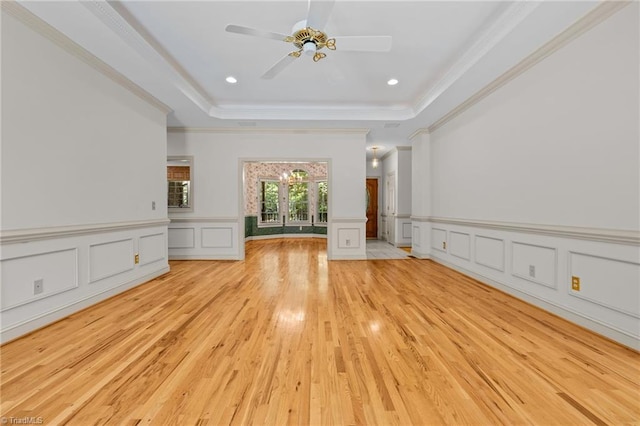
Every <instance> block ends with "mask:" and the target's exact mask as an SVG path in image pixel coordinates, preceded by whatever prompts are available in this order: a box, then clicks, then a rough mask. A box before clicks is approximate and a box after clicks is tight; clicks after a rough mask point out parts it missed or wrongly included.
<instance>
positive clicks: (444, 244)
mask: <svg viewBox="0 0 640 426" xmlns="http://www.w3.org/2000/svg"><path fill="white" fill-rule="evenodd" d="M446 249H447V242H446V241H443V242H442V250H446Z"/></svg>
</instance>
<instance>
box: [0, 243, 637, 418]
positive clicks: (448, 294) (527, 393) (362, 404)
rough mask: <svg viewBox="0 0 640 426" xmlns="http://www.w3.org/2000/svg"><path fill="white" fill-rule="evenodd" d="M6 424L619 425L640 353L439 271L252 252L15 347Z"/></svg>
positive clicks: (317, 253)
mask: <svg viewBox="0 0 640 426" xmlns="http://www.w3.org/2000/svg"><path fill="white" fill-rule="evenodd" d="M0 352H1V357H2V358H1V360H2V366H1V372H2V376H1V380H2V383H1V392H2V393H1V398H2V400H1V405H0V415H2V416H4V417H6V418H8V417H14V418H23V417H25V416H34V417H41V418H42V420H43V421H44V424H76V425H90V424H117V425H121V424H129V425H133V424H153V425H157V424H180V425H190V424H193V425H218V424H243V425H253V424H256V425H261V424H272V425H284V424H300V425H307V424H312V425H316V424H317V425H324V424H339V425H345V424H382V425H394V424H399V425H410V424H415V425H440V424H451V425H464V424H470V425H495V424H533V425H588V424H596V425H604V424H610V425H623V424H638V423H639V421H640V420H639V419H640V406H639V403H640V400H639V397H640V393H639V391H640V384H639V383H640V355H639V354H638V353H637V352H634V351H632V350H630V349H627V348H624V347H622V346H620V345H617V344H615V343H613V342H611V341H609V340H606V339H604V338H601V337H599V336H597V335H595V334H592V333H590V332H588V331H586V330H584V329H582V328H579V327H577V326H574V325H572V324H570V323H568V322H566V321H564V320H562V319H559V318H557V317H555V316H553V315H550V314H547V313H545V312H543V311H541V310H539V309H537V308H534V307H532V306H530V305H527V304H525V303H523V302H520V301H518V300H516V299H514V298H512V297H510V296H507V295H505V294H503V293H500V292H498V291H495V290H493V289H491V288H489V287H486V286H484V285H481V284H479V283H477V282H476V281H474V280H472V279H470V278H467V277H465V276H463V275H461V274H459V273H457V272H455V271H452V270H450V269H447V268H445V267H442V266H440V265H438V264H436V263H434V262H431V261H428V260H418V259H406V260H375V261H336V262H327V260H326V243H325V241H324V240H322V241H318V240H290V239H287V240H280V241H278V240H271V241H252V242H249V243H247V257H246V260H245V261H241V262H233V261H175V262H171V272H170V273H169V274H167V275H164V276H162V277H160V278H158V279H155V280H153V281H151V282H149V283H146V284H144V285H141V286H139V287H137V288H135V289H133V290H130V291H128V292H126V293H124V294H121V295H119V296H116V297H114V298H112V299H110V300H107V301H105V302H103V303H100V304H98V305H96V306H93V307H91V308H89V309H86V310H84V311H82V312H80V313H77V314H75V315H72V316H70V317H68V318H66V319H64V320H62V321H60V322H57V323H55V324H53V325H51V326H49V327H47V328H44V329H42V330H39V331H37V332H35V333H32V334H30V335H28V336H26V337H23V338H21V339H18V340H16V341H13V342H10V343H8V344H6V345H4V346H2V347H1V348H0Z"/></svg>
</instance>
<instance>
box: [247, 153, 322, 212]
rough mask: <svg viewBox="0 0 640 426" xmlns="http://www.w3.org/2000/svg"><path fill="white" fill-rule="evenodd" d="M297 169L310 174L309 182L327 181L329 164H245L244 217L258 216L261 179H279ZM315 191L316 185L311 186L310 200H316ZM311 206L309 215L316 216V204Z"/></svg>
mask: <svg viewBox="0 0 640 426" xmlns="http://www.w3.org/2000/svg"><path fill="white" fill-rule="evenodd" d="M295 169H301V170H304V171H306V172H307V173H309V182H315V181H318V180H325V179H327V163H244V171H243V173H244V215H245V216H257V215H258V202H259V199H260V198H259V194H258V188H259V182H260V179H279V177H280V176H282V174H283V173H287V174H290V173H291V171H292V170H295ZM315 190H316V188H315V185H309V199H310V200H315ZM311 204H312V205H311V206H310V212H309V213H310V214H312V215H315V209H316V206H315V203H311Z"/></svg>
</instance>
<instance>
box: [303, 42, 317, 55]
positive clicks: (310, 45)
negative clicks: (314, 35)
mask: <svg viewBox="0 0 640 426" xmlns="http://www.w3.org/2000/svg"><path fill="white" fill-rule="evenodd" d="M316 50H317V46H316V44H315V43H314V42H312V41H307V42H306V43H305V44H303V45H302V51H303V52H304V54H305V55H307V56H314V55H315V54H316Z"/></svg>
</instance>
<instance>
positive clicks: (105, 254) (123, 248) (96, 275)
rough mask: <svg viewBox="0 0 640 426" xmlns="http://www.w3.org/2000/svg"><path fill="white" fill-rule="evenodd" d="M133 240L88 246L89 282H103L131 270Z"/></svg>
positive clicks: (132, 263)
mask: <svg viewBox="0 0 640 426" xmlns="http://www.w3.org/2000/svg"><path fill="white" fill-rule="evenodd" d="M133 256H134V254H133V239H131V238H128V239H126V240H119V241H110V242H107V243H101V244H92V245H90V246H89V282H90V283H94V282H96V281H100V280H103V279H105V278H109V277H112V276H114V275H118V274H122V273H123V272H127V271H130V270H132V269H133V265H134V258H133Z"/></svg>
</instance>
